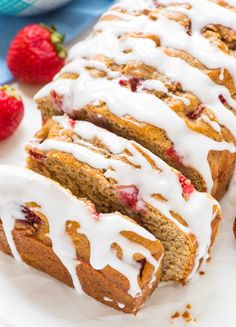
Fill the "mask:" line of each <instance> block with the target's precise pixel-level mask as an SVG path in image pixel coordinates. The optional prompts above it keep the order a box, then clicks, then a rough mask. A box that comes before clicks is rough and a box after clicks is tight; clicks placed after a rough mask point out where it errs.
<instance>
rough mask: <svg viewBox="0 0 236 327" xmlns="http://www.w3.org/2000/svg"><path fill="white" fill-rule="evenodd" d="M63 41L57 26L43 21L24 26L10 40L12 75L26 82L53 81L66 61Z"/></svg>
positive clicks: (8, 59)
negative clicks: (51, 25)
mask: <svg viewBox="0 0 236 327" xmlns="http://www.w3.org/2000/svg"><path fill="white" fill-rule="evenodd" d="M63 40H64V36H63V35H62V34H60V33H59V32H57V30H56V29H55V27H47V26H46V25H43V24H32V25H28V26H26V27H24V28H23V29H22V30H20V31H19V32H18V33H17V35H16V36H15V38H14V39H13V41H12V42H11V44H10V48H9V51H8V55H7V64H8V67H9V69H10V71H11V73H12V75H13V76H14V77H15V78H16V79H17V80H20V81H23V82H26V83H33V84H41V83H48V82H50V81H51V80H52V78H53V77H54V76H55V74H56V73H58V71H59V70H60V69H61V68H62V67H63V66H64V64H65V58H66V55H67V53H66V50H65V48H64V47H63V45H62V43H63Z"/></svg>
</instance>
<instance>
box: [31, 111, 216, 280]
mask: <svg viewBox="0 0 236 327" xmlns="http://www.w3.org/2000/svg"><path fill="white" fill-rule="evenodd" d="M26 149H27V151H28V153H29V157H28V167H29V168H30V169H32V170H34V171H36V172H38V173H40V174H43V175H45V176H48V177H50V178H52V179H54V180H56V181H57V182H59V183H60V184H62V185H63V186H64V187H67V188H69V189H70V190H71V191H72V193H73V194H74V195H76V196H77V197H87V198H89V199H90V200H91V201H92V202H93V203H94V204H95V205H96V208H97V210H98V211H99V212H103V213H109V212H114V211H120V212H121V213H123V214H126V215H128V216H130V217H131V218H133V219H135V220H136V221H137V223H139V224H140V225H142V226H143V227H145V228H146V229H147V230H148V231H149V232H151V233H152V234H153V235H154V236H155V237H156V238H157V239H159V240H160V241H161V242H162V244H163V246H164V249H165V254H164V258H163V262H162V280H165V281H167V280H174V281H177V282H180V283H185V282H186V281H187V280H188V279H190V278H191V277H192V276H193V275H194V273H195V272H196V270H197V269H198V267H199V266H200V264H201V262H202V261H203V260H204V259H206V258H207V255H208V252H209V250H210V248H211V245H212V244H213V242H214V239H215V237H216V234H217V230H218V225H219V221H220V208H219V205H218V203H217V201H216V200H214V199H213V198H212V197H211V196H210V195H209V194H207V193H201V192H198V191H196V190H195V189H194V186H193V185H192V184H191V182H190V180H188V179H187V178H186V177H184V176H183V175H182V174H181V173H180V172H178V171H176V170H175V169H174V168H171V167H170V166H168V165H167V164H166V163H165V162H164V161H162V160H161V159H159V158H158V157H157V156H155V155H154V154H153V153H151V152H150V151H149V150H147V149H145V148H144V147H142V146H141V145H139V144H138V143H136V142H135V141H129V140H127V139H124V138H121V137H119V136H117V135H115V134H113V133H111V132H109V131H107V130H105V129H102V128H100V127H98V126H96V125H93V124H91V123H89V122H86V121H74V120H72V119H71V118H69V117H67V116H55V117H53V118H52V119H51V120H48V121H47V123H46V124H44V126H43V128H42V129H41V130H40V131H39V132H38V133H37V134H36V135H35V138H34V139H33V140H32V142H31V143H29V144H28V145H27V147H26Z"/></svg>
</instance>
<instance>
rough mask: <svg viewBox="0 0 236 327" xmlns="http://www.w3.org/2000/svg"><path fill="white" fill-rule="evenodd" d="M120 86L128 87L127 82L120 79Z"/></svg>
mask: <svg viewBox="0 0 236 327" xmlns="http://www.w3.org/2000/svg"><path fill="white" fill-rule="evenodd" d="M119 84H120V86H126V85H127V81H126V80H124V79H120V80H119Z"/></svg>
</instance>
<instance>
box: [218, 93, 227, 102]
mask: <svg viewBox="0 0 236 327" xmlns="http://www.w3.org/2000/svg"><path fill="white" fill-rule="evenodd" d="M219 99H220V101H221V103H222V104H226V102H227V101H226V100H225V97H224V96H223V95H222V94H220V95H219Z"/></svg>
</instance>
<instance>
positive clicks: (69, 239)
mask: <svg viewBox="0 0 236 327" xmlns="http://www.w3.org/2000/svg"><path fill="white" fill-rule="evenodd" d="M0 250H1V251H3V252H5V253H6V254H9V255H12V256H13V257H14V258H15V259H16V260H18V261H23V262H25V263H27V264H29V265H30V266H32V267H35V268H37V269H39V270H41V271H43V272H46V273H48V274H50V275H51V276H53V277H55V278H57V279H58V280H60V281H62V282H64V283H66V284H67V285H69V286H74V287H75V288H76V290H77V291H78V292H79V293H81V294H88V295H89V296H91V297H93V298H94V299H96V300H98V301H100V302H102V303H104V304H106V305H108V306H110V307H113V308H115V309H118V310H121V311H123V312H125V313H136V312H137V311H138V310H139V309H140V307H141V306H142V304H143V303H144V301H145V300H146V298H148V297H149V296H150V295H151V293H152V292H153V291H154V290H155V288H156V287H157V284H158V281H159V277H160V263H161V258H162V255H163V247H162V245H161V243H160V242H159V241H158V240H156V239H155V237H154V236H153V235H151V234H150V233H149V232H148V231H146V230H145V229H144V228H142V227H140V226H138V225H137V224H136V223H135V222H134V221H132V220H131V219H129V218H128V217H125V216H122V215H121V214H120V213H111V214H98V213H97V212H96V210H95V207H94V205H92V204H91V202H89V201H87V200H79V199H77V198H76V197H74V196H73V195H72V194H71V193H70V192H69V191H67V190H66V189H64V188H62V187H61V186H60V185H59V184H57V183H55V182H53V181H52V180H50V179H48V178H46V177H44V176H41V175H38V174H36V173H34V172H32V171H30V170H28V169H24V168H19V167H15V166H5V165H0Z"/></svg>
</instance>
